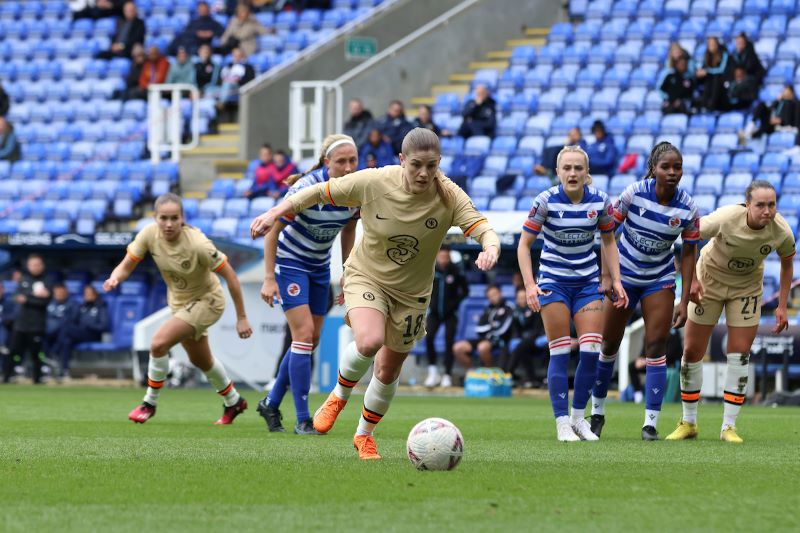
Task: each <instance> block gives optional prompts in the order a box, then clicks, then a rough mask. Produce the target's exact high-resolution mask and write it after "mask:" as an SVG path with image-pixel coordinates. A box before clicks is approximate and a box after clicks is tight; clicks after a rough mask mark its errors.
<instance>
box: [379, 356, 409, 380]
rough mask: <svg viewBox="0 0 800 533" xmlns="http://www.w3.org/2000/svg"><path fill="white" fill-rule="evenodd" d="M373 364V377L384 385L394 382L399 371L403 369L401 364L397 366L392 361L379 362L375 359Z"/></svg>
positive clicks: (398, 375)
mask: <svg viewBox="0 0 800 533" xmlns="http://www.w3.org/2000/svg"><path fill="white" fill-rule="evenodd" d="M373 364H374V369H373V371H374V374H375V377H377V378H378V380H379V381H380V382H381V383H384V384H388V383H393V382H394V381H396V380H397V378H399V377H400V370H401V369H402V367H403V365H402V363H401V364H399V365H398V364H396V363H395V362H394V361H379V360H377V359H376V360H375V362H374V363H373Z"/></svg>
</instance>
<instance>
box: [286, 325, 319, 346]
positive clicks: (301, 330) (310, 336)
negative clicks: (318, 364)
mask: <svg viewBox="0 0 800 533" xmlns="http://www.w3.org/2000/svg"><path fill="white" fill-rule="evenodd" d="M292 341H294V342H304V343H306V344H311V343H312V342H313V343H314V344H316V341H319V336H318V335H317V337H316V339H315V337H314V325H313V324H311V325H306V324H303V325H301V326H298V327H295V328H293V329H292Z"/></svg>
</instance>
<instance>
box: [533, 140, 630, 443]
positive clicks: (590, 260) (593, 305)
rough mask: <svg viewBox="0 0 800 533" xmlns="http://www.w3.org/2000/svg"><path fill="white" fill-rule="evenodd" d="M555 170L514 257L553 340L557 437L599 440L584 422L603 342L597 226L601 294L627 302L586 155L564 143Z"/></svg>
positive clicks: (609, 218)
mask: <svg viewBox="0 0 800 533" xmlns="http://www.w3.org/2000/svg"><path fill="white" fill-rule="evenodd" d="M556 173H557V174H558V178H559V180H560V181H561V184H560V185H557V186H555V187H551V188H550V189H548V190H546V191H544V192H542V193H541V194H539V196H537V197H536V199H534V201H533V207H531V211H530V213H529V214H528V219H527V220H526V221H525V224H524V225H523V227H522V229H523V230H524V231H523V232H522V235H521V236H520V241H519V246H518V247H517V258H518V260H519V268H520V272H521V273H522V278H523V280H524V282H525V292H526V295H527V301H528V305H529V306H530V308H531V309H532V310H533V311H536V312H539V311H541V313H542V321H543V322H544V329H545V332H546V333H547V340H548V341H549V343H550V363H549V364H548V367H547V385H548V388H549V390H550V403H551V404H552V405H553V414H555V417H556V432H557V436H558V440H560V441H577V440H598V438H597V436H596V435H595V434H594V433H592V431H591V428H590V427H589V423H588V422H587V421H586V420H585V419H584V410H585V409H586V402H588V401H589V395H590V394H591V392H592V383H594V377H595V371H596V368H597V357H598V353H599V352H600V342H601V341H602V338H601V337H600V325H601V321H602V319H603V312H602V301H603V295H602V292H601V287H600V283H599V281H598V275H599V269H598V266H597V256H596V255H595V252H594V241H595V235H596V233H597V230H598V229H599V230H600V231H601V233H602V254H603V256H604V257H603V264H604V265H607V266H606V268H607V269H608V271H609V274H610V279H611V282H612V284H611V286H608V287H604V289H606V290H607V292H608V293H609V295H613V296H615V297H616V301H615V302H614V305H615V306H617V307H624V306H625V304H626V303H627V297H626V296H625V290H624V289H623V288H622V284H621V283H620V276H619V256H618V254H617V247H616V242H615V241H614V219H613V208H612V207H611V204H610V202H609V199H608V196H607V195H606V193H604V192H602V191H599V190H597V189H595V188H594V187H591V186H589V184H590V183H591V177H590V176H589V156H587V155H586V152H584V151H583V149H581V148H580V147H578V146H565V147H564V148H563V149H562V150H561V152H560V153H559V154H558V157H557V159H556ZM539 233H542V234H543V235H544V246H543V247H542V255H541V258H540V262H539V284H538V285H537V283H536V281H534V279H533V267H532V265H531V246H532V245H533V243H534V241H535V240H536V238H537V237H538V236H539ZM570 318H571V319H572V320H573V322H574V323H575V329H576V330H577V332H578V336H579V338H578V341H579V344H580V362H579V363H578V369H577V370H576V372H575V393H574V397H573V399H572V417H571V418H570V417H569V416H568V412H567V404H568V396H569V385H568V383H567V366H568V364H569V354H570V351H571V349H572V346H571V345H572V340H571V338H570V329H569V326H570Z"/></svg>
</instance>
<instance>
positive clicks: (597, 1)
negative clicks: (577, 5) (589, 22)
mask: <svg viewBox="0 0 800 533" xmlns="http://www.w3.org/2000/svg"><path fill="white" fill-rule="evenodd" d="M612 4H613V2H612V0H593V1H592V2H589V5H588V6H587V7H586V18H587V19H596V20H608V18H609V16H610V15H611V6H612Z"/></svg>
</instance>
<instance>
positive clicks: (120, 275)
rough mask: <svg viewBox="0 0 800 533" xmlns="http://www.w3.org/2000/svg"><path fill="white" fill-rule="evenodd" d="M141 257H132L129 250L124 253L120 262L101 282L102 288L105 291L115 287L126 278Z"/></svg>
mask: <svg viewBox="0 0 800 533" xmlns="http://www.w3.org/2000/svg"><path fill="white" fill-rule="evenodd" d="M141 261H142V259H140V258H138V257H137V258H134V257H133V256H132V255H131V254H130V252H128V253H127V254H125V257H124V258H123V259H122V262H121V263H120V264H118V265H117V267H116V268H115V269H114V270H113V271H112V272H111V275H110V276H108V279H107V280H105V281H104V282H103V290H104V291H106V292H110V291H113V290H114V289H116V288H117V287H118V286H119V284H120V283H122V282H123V281H125V280H126V279H128V278H129V277H130V275H131V273H132V272H133V270H134V269H135V268H136V265H138V264H139V263H140V262H141Z"/></svg>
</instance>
